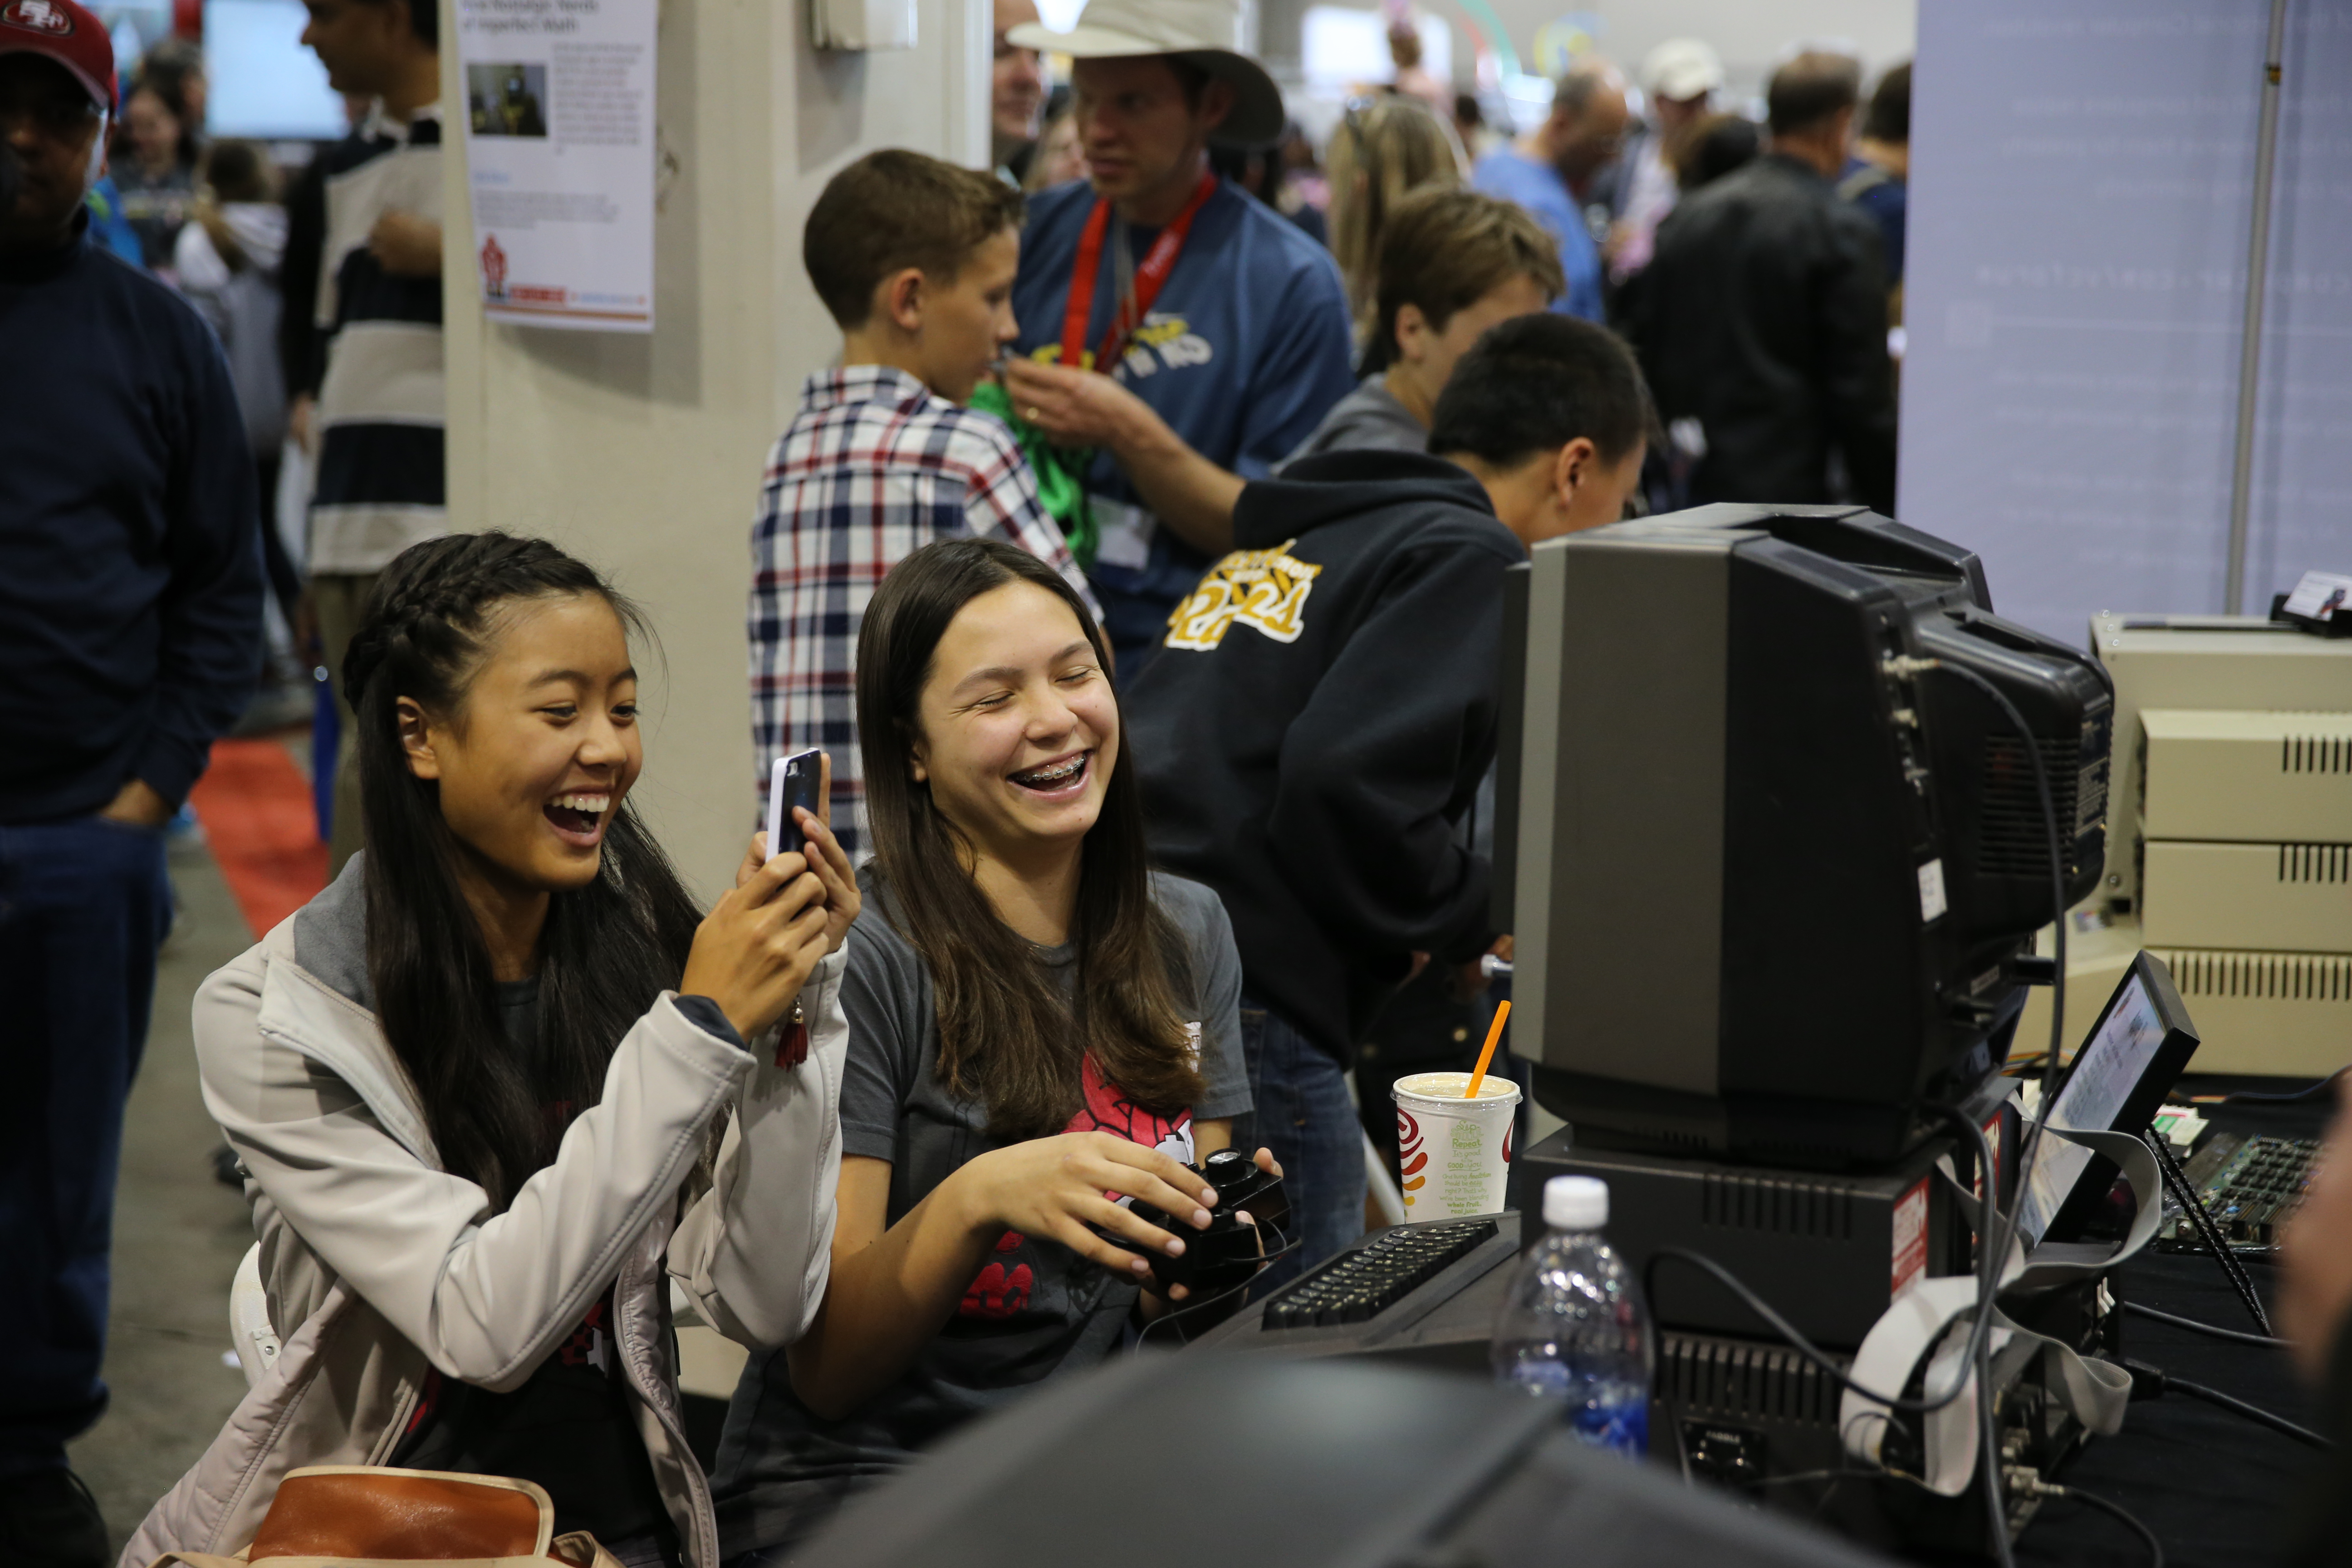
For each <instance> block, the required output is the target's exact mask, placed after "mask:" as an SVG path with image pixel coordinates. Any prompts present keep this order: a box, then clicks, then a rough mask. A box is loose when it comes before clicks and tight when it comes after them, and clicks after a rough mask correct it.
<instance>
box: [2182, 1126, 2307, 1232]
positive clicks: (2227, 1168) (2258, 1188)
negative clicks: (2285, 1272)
mask: <svg viewBox="0 0 2352 1568" xmlns="http://www.w3.org/2000/svg"><path fill="white" fill-rule="evenodd" d="M2318 1154H2319V1140H2318V1139H2316V1138H2275V1137H2273V1136H2271V1135H2269V1134H2268V1133H2263V1134H2261V1135H2258V1136H2255V1137H2248V1136H2246V1135H2245V1134H2243V1133H2238V1132H2218V1131H2217V1132H2215V1133H2214V1134H2213V1136H2212V1137H2211V1138H2210V1139H2209V1140H2208V1141H2207V1142H2206V1144H2205V1147H2203V1148H2202V1149H2200V1150H2198V1151H2197V1153H2196V1155H2195V1156H2194V1157H2193V1158H2191V1159H2190V1160H2189V1163H2188V1164H2187V1165H2186V1166H2184V1167H2183V1168H2182V1171H2181V1174H2183V1175H2185V1176H2187V1177H2188V1178H2189V1185H2190V1186H2191V1187H2193V1188H2194V1189H2196V1191H2197V1193H2198V1194H2199V1195H2200V1196H2201V1197H2202V1198H2204V1200H2205V1208H2206V1212H2208V1213H2209V1214H2210V1215H2212V1216H2213V1223H2214V1224H2215V1225H2216V1226H2219V1227H2220V1228H2221V1235H2222V1237H2223V1239H2225V1240H2226V1241H2227V1242H2228V1243H2229V1245H2230V1250H2231V1251H2232V1252H2234V1253H2237V1254H2238V1255H2239V1256H2240V1257H2242V1258H2244V1257H2252V1258H2268V1257H2270V1256H2272V1255H2273V1253H2274V1252H2275V1251H2276V1250H2277V1247H2278V1233H2279V1227H2280V1226H2283V1225H2284V1223H2285V1222H2286V1218H2287V1216H2288V1215H2291V1214H2293V1213H2294V1209H2295V1205H2297V1204H2300V1203H2301V1202H2302V1201H2303V1189H2304V1187H2305V1184H2307V1183H2309V1181H2310V1180H2311V1172H2312V1166H2313V1163H2314V1162H2315V1160H2316V1159H2317V1157H2318ZM2156 1236H2157V1245H2158V1247H2161V1248H2163V1249H2164V1250H2165V1251H2167V1252H2202V1251H2204V1250H2205V1242H2204V1238H2203V1237H2200V1236H2199V1235H2198V1233H2197V1224H2196V1221H2194V1220H2193V1219H2191V1218H2190V1217H2189V1215H2186V1214H2179V1213H2169V1214H2168V1215H2167V1217H2166V1219H2165V1221H2164V1223H2163V1225H2162V1226H2159V1227H2158V1230H2157V1233H2156Z"/></svg>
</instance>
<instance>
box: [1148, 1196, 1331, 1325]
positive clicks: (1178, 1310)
mask: <svg viewBox="0 0 2352 1568" xmlns="http://www.w3.org/2000/svg"><path fill="white" fill-rule="evenodd" d="M1258 1223H1260V1224H1263V1225H1264V1226H1265V1228H1266V1229H1267V1230H1270V1231H1272V1232H1274V1234H1275V1235H1276V1237H1283V1236H1284V1232H1283V1229H1282V1227H1281V1226H1278V1225H1276V1224H1275V1223H1274V1222H1273V1221H1271V1220H1265V1221H1260V1222H1258ZM1305 1245H1307V1237H1306V1236H1305V1235H1304V1234H1303V1233H1302V1234H1301V1235H1300V1236H1299V1237H1297V1239H1296V1240H1291V1239H1287V1238H1285V1239H1284V1240H1283V1243H1282V1245H1281V1246H1280V1247H1276V1248H1275V1249H1274V1250H1273V1251H1272V1252H1266V1253H1261V1254H1259V1255H1258V1257H1257V1258H1255V1264H1256V1267H1255V1268H1252V1269H1251V1270H1250V1275H1249V1278H1248V1279H1244V1280H1243V1281H1242V1282H1241V1283H1240V1284H1238V1285H1229V1286H1227V1287H1226V1288H1225V1289H1223V1290H1220V1291H1218V1292H1217V1293H1216V1294H1215V1295H1213V1296H1203V1297H1201V1298H1200V1299H1198V1300H1192V1301H1188V1302H1187V1303H1186V1304H1185V1305H1183V1306H1181V1307H1178V1306H1176V1305H1175V1303H1174V1302H1172V1301H1171V1302H1170V1303H1169V1306H1170V1310H1168V1311H1165V1312H1162V1313H1160V1316H1158V1317H1156V1318H1154V1319H1152V1320H1151V1321H1150V1322H1148V1323H1146V1324H1144V1325H1143V1327H1142V1328H1141V1329H1140V1330H1139V1331H1137V1333H1136V1336H1135V1347H1134V1348H1135V1349H1136V1350H1141V1349H1142V1348H1143V1344H1144V1342H1145V1341H1146V1340H1149V1339H1150V1337H1151V1331H1152V1330H1154V1329H1156V1328H1159V1327H1160V1326H1161V1325H1162V1324H1164V1323H1173V1322H1178V1321H1181V1320H1182V1319H1185V1318H1189V1317H1191V1316H1192V1314H1193V1313H1195V1312H1204V1311H1206V1310H1209V1309H1210V1308H1211V1307H1213V1306H1215V1305H1217V1303H1219V1302H1220V1301H1223V1300H1225V1298H1226V1297H1228V1296H1231V1295H1234V1294H1235V1293H1236V1292H1238V1291H1242V1290H1246V1289H1249V1288H1250V1287H1251V1286H1253V1285H1255V1284H1256V1283H1257V1279H1258V1276H1259V1275H1261V1274H1264V1273H1265V1271H1266V1270H1267V1269H1268V1268H1272V1267H1273V1266H1274V1265H1276V1263H1279V1262H1281V1261H1282V1260H1283V1259H1284V1258H1287V1257H1289V1256H1290V1255H1291V1254H1292V1253H1294V1252H1296V1251H1297V1250H1298V1249H1299V1248H1300V1247H1304V1246H1305ZM1178 1342H1179V1343H1181V1344H1189V1343H1191V1341H1189V1340H1185V1339H1183V1338H1181V1336H1180V1337H1179V1339H1178Z"/></svg>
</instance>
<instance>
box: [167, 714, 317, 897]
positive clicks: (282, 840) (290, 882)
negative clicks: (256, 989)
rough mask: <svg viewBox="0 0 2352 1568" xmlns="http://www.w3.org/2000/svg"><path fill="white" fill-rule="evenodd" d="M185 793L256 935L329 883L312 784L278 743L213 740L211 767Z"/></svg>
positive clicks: (222, 873)
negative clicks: (190, 791)
mask: <svg viewBox="0 0 2352 1568" xmlns="http://www.w3.org/2000/svg"><path fill="white" fill-rule="evenodd" d="M189 798H190V799H191V800H192V801H193V802H194V805H195V808H196V820H198V821H199V822H201V823H203V824H204V826H205V844H206V845H207V846H208V847H210V848H211V850H212V852H213V859H214V861H215V863H216V864H217V865H218V866H219V867H220V870H221V875H222V877H224V878H226V879H227V882H228V887H229V891H230V892H232V893H234V894H235V895H236V902H237V907H238V908H239V909H242V910H244V911H245V919H246V923H247V924H248V925H250V926H251V927H252V928H253V934H254V935H255V936H260V935H261V934H262V933H264V932H265V931H268V930H269V928H270V927H272V926H274V925H276V924H277V923H278V921H282V920H284V919H285V918H286V917H287V916H288V915H290V914H292V913H293V912H294V911H295V910H299V909H300V908H301V907H302V906H303V905H304V904H307V903H309V902H310V900H311V899H313V898H315V897H316V896H317V895H318V893H319V890H320V889H322V888H324V887H325V886H326V885H327V847H326V845H325V844H323V843H321V842H320V838H319V819H318V816H317V815H316V814H315V812H314V811H313V809H312V806H311V801H310V780H309V779H306V778H304V777H303V776H302V770H301V769H300V768H299V767H297V766H295V764H294V759H293V757H292V756H291V755H289V753H288V752H287V750H286V747H285V745H284V744H283V743H282V742H278V741H274V740H268V739H254V740H245V741H216V742H214V743H213V761H212V766H211V767H210V768H208V769H207V770H205V776H204V777H203V778H201V779H198V780H197V781H196V787H195V790H194V793H193V794H192V795H190V797H189Z"/></svg>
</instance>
